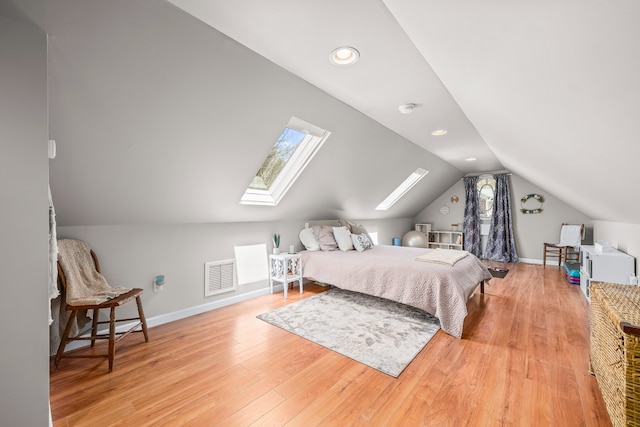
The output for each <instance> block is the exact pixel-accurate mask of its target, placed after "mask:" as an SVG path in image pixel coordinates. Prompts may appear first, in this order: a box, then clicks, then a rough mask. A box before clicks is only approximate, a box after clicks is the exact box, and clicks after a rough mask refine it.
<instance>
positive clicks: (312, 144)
mask: <svg viewBox="0 0 640 427" xmlns="http://www.w3.org/2000/svg"><path fill="white" fill-rule="evenodd" d="M330 134H331V132H329V131H326V130H324V129H321V128H319V127H317V126H314V125H312V124H310V123H307V122H305V121H304V120H300V119H298V118H296V117H292V118H291V120H289V123H288V124H287V126H286V127H285V129H284V130H283V131H282V133H281V134H280V137H279V138H278V140H277V141H276V143H275V145H274V146H273V148H272V149H271V151H270V152H269V154H268V155H267V158H266V159H265V160H264V162H263V163H262V166H261V167H260V169H259V170H258V172H257V173H256V176H255V177H253V179H252V180H251V183H250V184H249V187H248V188H247V189H246V191H245V192H244V195H243V196H242V198H241V199H240V203H241V204H247V205H267V206H275V205H277V204H278V203H279V202H280V200H282V197H284V195H285V194H286V192H287V191H288V190H289V188H291V186H292V185H293V183H294V182H295V181H296V179H297V178H298V176H300V174H301V173H302V171H303V170H304V168H305V167H306V166H307V164H309V162H310V161H311V159H312V158H313V156H315V154H316V153H317V152H318V150H319V149H320V147H322V144H324V142H325V141H326V140H327V138H328V137H329V135H330Z"/></svg>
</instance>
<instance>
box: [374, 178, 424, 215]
mask: <svg viewBox="0 0 640 427" xmlns="http://www.w3.org/2000/svg"><path fill="white" fill-rule="evenodd" d="M428 173H429V171H428V170H424V169H422V168H418V169H416V170H415V171H414V172H412V173H411V175H409V176H408V177H407V179H405V180H404V181H403V182H402V183H401V184H400V185H398V188H396V189H395V190H393V191H392V192H391V194H389V195H388V196H387V198H386V199H384V200H383V201H382V203H380V204H379V205H378V206H377V207H376V210H378V211H386V210H387V209H389V208H390V207H391V206H393V205H394V204H395V203H396V202H397V201H398V200H400V198H401V197H402V196H404V195H405V194H407V192H408V191H409V190H411V189H412V188H413V186H414V185H416V184H417V183H418V182H419V181H420V180H421V179H422V178H424V177H425V175H426V174H428Z"/></svg>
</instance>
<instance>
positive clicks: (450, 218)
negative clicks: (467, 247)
mask: <svg viewBox="0 0 640 427" xmlns="http://www.w3.org/2000/svg"><path fill="white" fill-rule="evenodd" d="M527 194H540V195H542V196H544V198H545V202H544V204H543V207H542V209H543V211H542V212H541V213H539V214H524V213H522V212H521V211H520V209H521V204H520V198H521V197H522V196H524V195H527ZM453 195H457V196H458V198H459V199H460V201H459V202H458V203H452V202H451V196H453ZM464 203H465V192H464V184H463V182H462V180H460V181H458V182H456V183H455V184H454V185H453V186H452V187H451V188H449V190H447V191H445V192H444V193H443V194H441V195H440V196H439V197H438V198H437V199H436V200H435V201H434V202H433V203H431V204H430V205H429V206H427V207H426V208H425V209H424V210H423V211H422V212H421V213H420V214H419V215H417V216H416V218H415V222H426V223H431V224H432V228H433V229H437V230H450V229H451V224H455V223H459V224H461V225H462V223H463V219H464ZM443 205H447V206H449V208H450V212H449V214H448V215H442V214H440V207H441V206H443ZM538 206H539V205H538V204H534V203H533V202H531V201H530V202H528V203H527V204H526V208H527V209H531V208H534V207H538ZM511 208H512V215H513V226H514V233H515V235H516V250H517V252H518V256H519V257H520V258H522V260H523V261H528V262H541V260H542V252H543V249H542V247H543V246H542V244H543V243H544V242H558V241H559V239H560V225H561V224H562V223H563V222H564V223H571V224H584V225H585V227H586V229H587V232H586V237H585V240H584V243H585V244H586V243H591V242H593V220H592V219H590V218H588V217H587V216H586V215H584V214H582V213H581V212H578V211H577V210H576V209H574V208H573V207H571V206H569V205H567V204H566V203H564V202H563V201H562V200H559V199H557V198H555V197H553V196H550V195H548V194H547V193H545V192H544V191H542V190H541V189H540V188H538V187H536V186H535V185H533V184H532V183H530V182H528V181H526V180H525V179H523V178H521V177H519V176H518V175H515V174H514V175H512V176H511Z"/></svg>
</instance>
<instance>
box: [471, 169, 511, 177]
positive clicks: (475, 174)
mask: <svg viewBox="0 0 640 427" xmlns="http://www.w3.org/2000/svg"><path fill="white" fill-rule="evenodd" d="M481 175H513V174H512V173H511V172H509V171H508V170H506V169H503V170H498V171H491V172H472V173H468V174H466V175H465V176H464V177H463V178H468V177H470V176H481Z"/></svg>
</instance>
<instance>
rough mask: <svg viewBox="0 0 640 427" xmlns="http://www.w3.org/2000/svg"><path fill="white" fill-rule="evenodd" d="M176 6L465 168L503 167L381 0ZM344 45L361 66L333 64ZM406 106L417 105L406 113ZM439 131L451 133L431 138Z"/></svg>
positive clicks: (188, 2)
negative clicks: (403, 110) (333, 57)
mask: <svg viewBox="0 0 640 427" xmlns="http://www.w3.org/2000/svg"><path fill="white" fill-rule="evenodd" d="M169 1H170V2H171V3H173V4H175V5H176V6H178V7H180V8H182V9H183V10H185V11H187V12H188V13H190V14H192V15H193V16H195V17H197V18H199V19H200V20H202V21H203V22H205V23H207V24H209V25H210V26H212V27H214V28H216V29H217V30H219V31H221V32H223V33H225V34H226V35H227V36H229V37H231V38H233V39H235V40H236V41H238V42H240V43H241V44H243V45H245V46H247V47H248V48H250V49H251V50H253V51H255V52H257V53H259V54H260V55H262V56H264V57H265V58H267V59H269V60H270V61H272V62H274V63H276V64H278V65H280V66H281V67H283V68H285V69H287V70H288V71H290V72H292V73H294V74H296V75H298V76H299V77H301V78H303V79H304V80H306V81H308V82H310V83H312V84H313V85H315V86H317V87H318V88H320V89H322V90H323V91H325V92H327V93H329V94H330V95H332V96H334V97H336V98H338V99H339V100H341V101H343V102H345V103H346V104H349V105H350V106H352V107H354V108H355V109H357V110H359V111H360V112H362V113H364V114H366V115H367V116H369V117H371V118H372V119H374V120H376V121H378V122H379V123H381V124H383V125H384V126H386V127H387V128H389V129H391V130H393V131H394V132H396V133H398V134H399V135H402V136H403V137H405V138H407V139H408V140H410V141H412V142H414V143H415V144H417V145H419V146H420V147H422V148H424V149H426V150H428V151H430V152H432V153H433V154H435V155H437V156H439V157H441V158H442V159H444V160H446V161H447V162H449V163H450V164H452V165H453V166H455V167H457V168H458V169H460V170H463V171H468V172H475V171H488V170H495V169H501V168H502V166H501V165H500V162H499V161H498V160H497V159H496V157H495V155H494V154H493V153H492V151H491V150H490V149H489V147H488V146H487V144H486V143H485V142H484V141H483V140H482V138H481V137H480V135H479V134H478V132H477V131H476V129H475V128H474V127H473V125H472V124H471V122H470V121H469V120H468V119H467V117H466V116H465V114H464V113H463V112H462V110H461V109H460V107H459V106H458V104H457V103H456V102H455V100H454V99H453V98H452V96H451V95H450V94H449V92H448V91H447V88H446V87H445V86H444V85H443V84H442V82H441V81H440V79H439V78H438V76H437V75H436V74H435V73H434V72H433V70H432V69H431V67H430V66H429V64H428V62H427V61H426V60H425V59H424V57H423V56H422V55H421V54H420V52H419V51H418V50H417V49H416V48H415V46H414V45H413V43H412V41H411V40H410V39H409V37H407V35H406V34H405V32H404V31H403V29H402V27H401V26H400V25H398V23H397V22H396V20H395V18H394V17H393V15H392V14H391V13H390V12H389V10H388V9H387V8H386V7H385V5H384V4H383V3H382V2H381V1H371V0H349V1H344V0H323V1H266V2H265V1H259V0H236V1H233V2H230V1H224V0H213V1H211V0H169ZM339 46H353V47H355V48H356V49H358V51H359V52H360V59H359V61H358V62H357V63H356V64H355V65H353V66H351V67H337V66H335V65H332V64H331V63H329V54H330V53H331V51H332V50H333V49H335V48H336V47H339ZM406 103H414V104H417V106H418V107H417V108H416V109H415V110H414V112H413V113H412V114H401V113H400V111H399V110H398V107H399V106H400V105H402V104H406ZM440 128H445V129H447V130H448V131H449V133H448V134H447V135H445V136H432V135H431V132H432V131H433V130H436V129H440ZM468 157H475V158H477V161H475V162H467V161H465V160H464V159H466V158H468Z"/></svg>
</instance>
